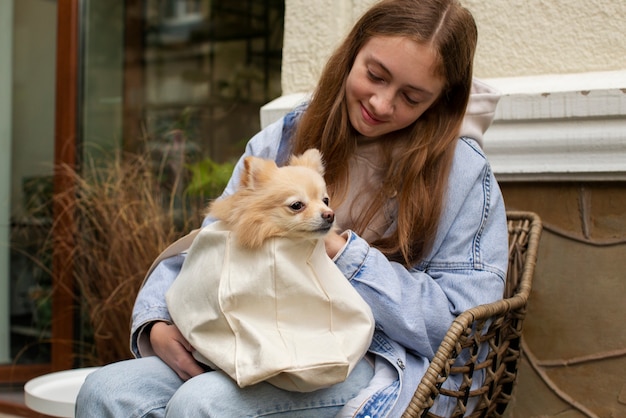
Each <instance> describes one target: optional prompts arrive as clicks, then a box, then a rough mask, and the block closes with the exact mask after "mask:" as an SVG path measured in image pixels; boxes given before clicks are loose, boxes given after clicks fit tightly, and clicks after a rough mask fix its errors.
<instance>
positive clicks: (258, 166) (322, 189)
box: [208, 148, 335, 249]
mask: <svg viewBox="0 0 626 418" xmlns="http://www.w3.org/2000/svg"><path fill="white" fill-rule="evenodd" d="M323 176H324V163H323V161H322V156H321V154H320V152H319V151H318V150H317V149H314V148H312V149H309V150H307V151H305V152H304V153H303V154H302V155H293V156H292V157H291V158H290V160H289V163H288V165H286V166H283V167H278V166H277V165H276V163H275V162H274V161H272V160H265V159H262V158H258V157H246V158H245V160H244V169H243V173H242V175H241V180H240V185H239V189H238V190H237V191H236V192H235V193H234V194H232V195H230V196H227V197H225V198H223V199H220V200H216V201H214V202H212V203H211V205H210V206H209V210H208V214H209V215H210V216H212V217H214V218H217V219H219V220H221V221H222V222H224V223H225V224H226V226H227V228H228V229H229V230H230V231H231V232H233V233H234V234H235V236H236V239H237V242H238V244H239V245H241V246H242V247H244V248H249V249H255V248H259V247H260V246H261V245H263V242H265V240H266V239H268V238H270V237H288V238H310V239H319V238H322V237H323V236H324V235H326V234H327V233H328V232H329V231H330V230H331V229H332V227H333V225H334V221H335V214H334V212H333V211H332V209H331V208H330V207H329V206H328V204H329V199H328V193H327V191H326V182H325V181H324V177H323Z"/></svg>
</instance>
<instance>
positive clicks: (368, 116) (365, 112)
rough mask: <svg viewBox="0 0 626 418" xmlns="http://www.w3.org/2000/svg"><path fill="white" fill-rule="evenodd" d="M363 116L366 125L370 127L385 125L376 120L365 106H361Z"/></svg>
mask: <svg viewBox="0 0 626 418" xmlns="http://www.w3.org/2000/svg"><path fill="white" fill-rule="evenodd" d="M361 115H362V116H363V120H364V121H365V123H367V124H369V125H379V124H381V123H383V121H382V120H380V119H377V118H375V117H374V116H373V115H372V114H371V113H370V112H369V111H368V110H367V108H366V107H365V106H363V105H361Z"/></svg>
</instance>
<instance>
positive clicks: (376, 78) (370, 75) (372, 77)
mask: <svg viewBox="0 0 626 418" xmlns="http://www.w3.org/2000/svg"><path fill="white" fill-rule="evenodd" d="M367 78H369V79H370V80H372V81H374V82H377V83H380V82H382V81H385V80H383V79H382V78H381V77H379V76H377V75H376V74H374V73H373V72H372V71H371V70H367Z"/></svg>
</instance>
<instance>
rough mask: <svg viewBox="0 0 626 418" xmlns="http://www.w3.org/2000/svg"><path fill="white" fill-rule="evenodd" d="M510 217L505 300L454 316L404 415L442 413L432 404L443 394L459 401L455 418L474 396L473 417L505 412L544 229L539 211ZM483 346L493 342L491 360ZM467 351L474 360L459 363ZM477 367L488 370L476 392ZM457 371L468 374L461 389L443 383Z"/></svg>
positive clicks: (464, 411) (463, 411)
mask: <svg viewBox="0 0 626 418" xmlns="http://www.w3.org/2000/svg"><path fill="white" fill-rule="evenodd" d="M507 219H508V230H509V271H508V278H507V284H506V289H505V292H504V297H503V299H501V300H499V301H497V302H493V303H490V304H486V305H481V306H477V307H475V308H472V309H469V310H467V311H465V312H463V313H462V314H461V315H459V316H458V317H457V318H456V319H455V320H454V322H453V323H452V325H451V326H450V328H449V330H448V332H447V334H446V335H445V337H444V339H443V342H442V343H441V345H440V346H439V349H438V350H437V353H436V354H435V357H434V358H433V360H432V362H431V364H430V367H429V368H428V370H427V371H426V374H425V375H424V377H423V378H422V381H421V382H420V384H419V386H418V387H417V390H416V391H415V394H414V395H413V399H412V400H411V403H410V404H409V406H408V408H407V410H406V411H405V412H404V415H403V418H409V417H437V415H434V414H432V413H430V412H429V408H430V407H432V405H433V403H434V401H435V399H437V397H441V396H448V397H452V398H455V399H456V408H455V410H454V413H453V415H452V417H463V416H465V415H466V410H467V405H468V401H469V400H470V399H473V402H474V403H476V406H475V408H474V409H473V410H472V412H471V414H470V415H468V416H470V417H500V416H502V414H503V413H504V410H505V409H506V407H507V404H508V403H509V400H510V399H511V394H512V392H513V388H514V386H515V384H516V379H517V369H518V365H519V361H520V358H521V344H520V342H521V341H520V339H521V337H522V325H523V323H524V317H525V315H526V303H527V301H528V297H529V294H530V289H531V285H532V279H533V273H534V269H535V262H536V259H537V248H538V246H539V238H540V236H541V230H542V225H541V220H540V219H539V217H538V216H537V215H536V214H534V213H530V212H507ZM485 329H486V331H485ZM482 344H488V346H489V350H488V354H487V357H486V359H485V360H483V361H480V360H479V359H478V356H477V355H476V353H478V351H479V350H478V349H479V347H480V346H481V345H482ZM462 353H463V355H464V356H467V358H469V361H467V362H466V363H465V364H462V365H460V364H455V362H456V359H457V357H459V356H461V354H462ZM482 357H484V355H483V356H482ZM457 363H458V362H457ZM476 370H485V374H484V379H485V381H484V383H483V384H482V386H480V387H478V388H476V389H473V390H470V388H471V386H472V381H473V380H472V379H473V375H474V372H475V371H476ZM457 374H462V375H463V377H462V384H461V387H460V388H459V390H456V391H451V390H447V389H445V388H443V387H442V384H443V383H444V382H445V381H446V379H447V378H448V377H449V376H450V375H457Z"/></svg>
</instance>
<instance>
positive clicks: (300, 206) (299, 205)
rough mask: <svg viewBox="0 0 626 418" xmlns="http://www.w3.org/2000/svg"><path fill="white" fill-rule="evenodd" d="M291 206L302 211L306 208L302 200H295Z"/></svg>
mask: <svg viewBox="0 0 626 418" xmlns="http://www.w3.org/2000/svg"><path fill="white" fill-rule="evenodd" d="M289 207H290V208H291V209H292V210H295V211H296V212H298V211H301V210H302V209H303V208H304V203H302V202H294V203H292V204H291V205H289Z"/></svg>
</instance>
